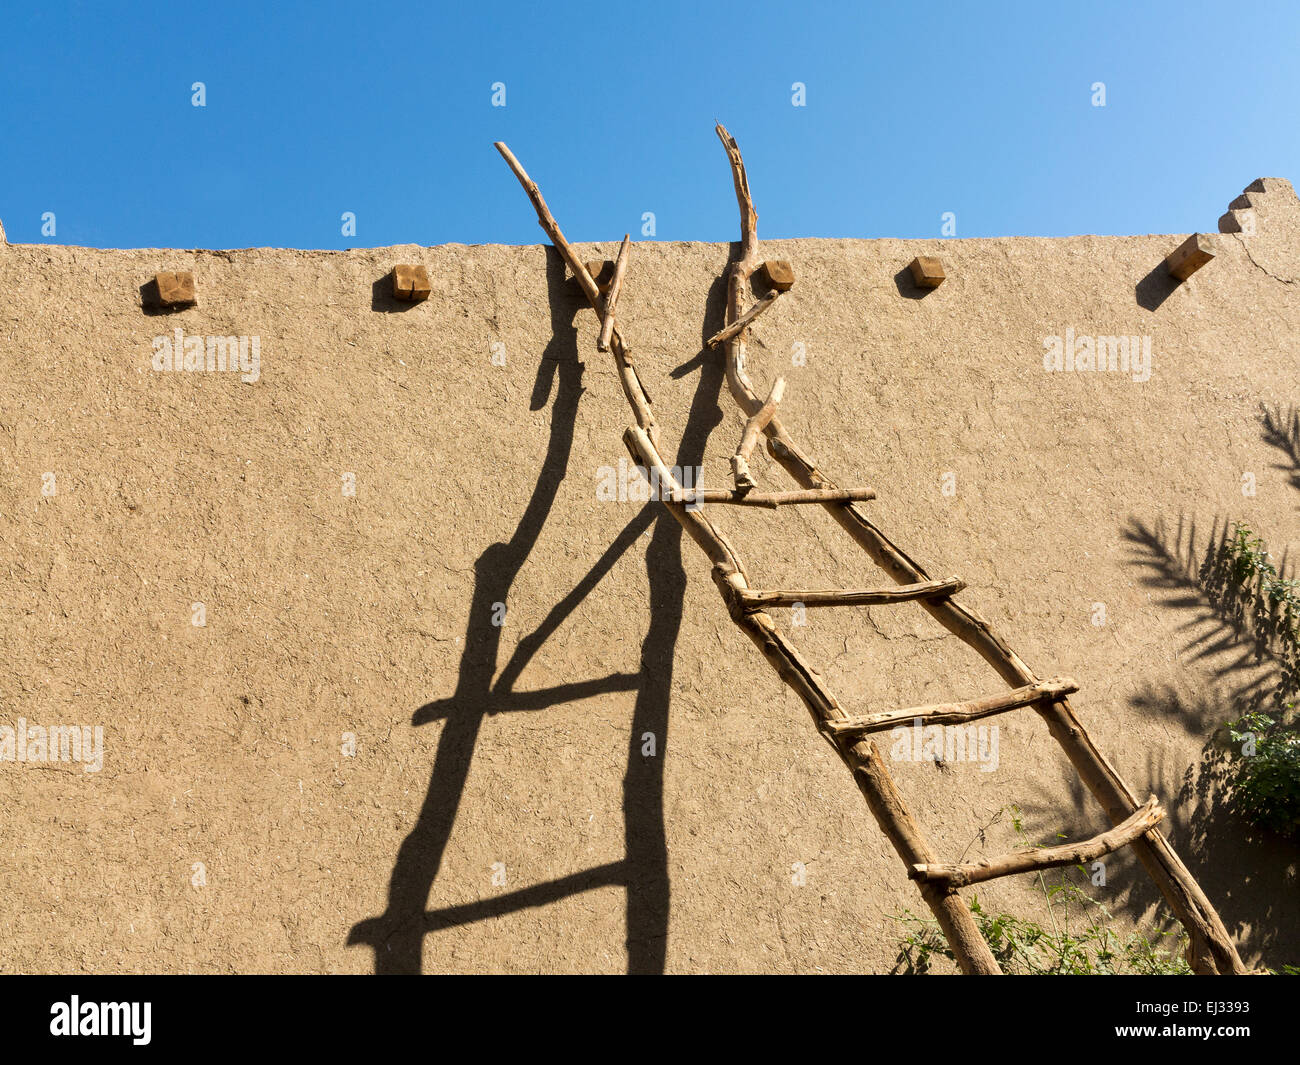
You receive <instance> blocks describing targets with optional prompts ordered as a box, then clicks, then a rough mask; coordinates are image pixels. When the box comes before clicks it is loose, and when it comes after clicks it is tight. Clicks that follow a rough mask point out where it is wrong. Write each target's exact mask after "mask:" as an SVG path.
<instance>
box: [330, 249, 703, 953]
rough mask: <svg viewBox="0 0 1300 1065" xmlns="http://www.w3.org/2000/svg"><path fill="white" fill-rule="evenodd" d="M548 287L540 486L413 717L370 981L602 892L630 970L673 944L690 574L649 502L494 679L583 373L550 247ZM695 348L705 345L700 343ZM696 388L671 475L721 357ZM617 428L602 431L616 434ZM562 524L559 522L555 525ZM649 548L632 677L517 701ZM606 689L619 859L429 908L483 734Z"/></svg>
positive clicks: (482, 562)
mask: <svg viewBox="0 0 1300 1065" xmlns="http://www.w3.org/2000/svg"><path fill="white" fill-rule="evenodd" d="M546 254H547V260H546V277H547V289H548V296H549V305H550V314H551V329H552V336H551V340H550V342H549V344H548V345H547V348H546V350H545V352H544V353H543V355H542V358H541V360H540V365H539V367H538V376H537V379H536V382H535V384H534V389H533V396H532V400H531V403H530V406H531V408H532V409H533V410H538V409H540V408H541V407H542V406H544V405H545V404H546V402H547V400H548V398H550V397H551V394H552V393H554V398H553V400H552V417H551V425H550V437H549V440H548V444H547V450H546V454H545V457H544V459H543V461H542V464H541V468H540V469H539V472H538V478H537V484H536V486H535V488H534V490H533V494H532V496H531V498H530V499H529V501H528V504H527V506H526V507H525V509H524V513H523V516H522V517H521V518H520V520H519V522H518V524H517V526H516V527H515V530H514V532H513V534H512V535H511V537H510V539H509V540H508V541H507V542H504V543H495V544H492V545H491V546H489V547H488V548H487V549H486V550H485V551H484V552H483V554H482V555H481V556H480V557H479V559H478V560H477V562H476V563H475V567H474V571H475V573H474V591H473V594H472V597H471V602H470V608H469V618H468V621H467V624H466V631H465V639H464V649H463V652H462V656H461V662H460V667H459V674H458V677H457V683H456V690H455V693H454V694H453V695H452V696H450V697H449V698H447V699H441V700H437V701H435V702H431V703H426V704H425V705H423V706H421V707H419V708H418V709H417V710H416V711H415V713H414V715H413V717H412V725H413V726H416V727H418V726H420V725H423V724H426V723H428V722H431V721H435V720H440V719H441V720H445V722H446V723H445V725H444V727H443V730H442V733H441V735H440V737H439V740H438V751H437V755H436V756H435V759H434V765H433V768H432V771H431V774H430V778H429V787H428V791H427V793H426V795H425V798H424V800H423V802H422V804H421V807H420V812H419V816H418V818H417V820H416V823H415V826H414V827H413V828H412V830H411V832H410V834H409V835H408V836H407V837H406V839H405V840H404V841H403V843H402V845H401V847H400V848H399V850H398V854H397V858H396V861H395V862H394V866H393V871H392V874H391V877H390V880H389V891H388V906H387V909H386V910H385V912H384V913H383V914H381V915H380V916H378V917H374V918H369V919H367V920H363V921H360V922H359V923H357V924H356V925H355V926H354V927H353V928H352V930H351V932H350V933H349V936H348V940H347V942H348V944H349V945H360V944H365V945H367V946H370V947H371V948H372V949H373V950H374V955H375V960H374V970H375V973H376V974H385V973H419V972H420V971H421V966H422V958H423V953H424V938H425V936H426V935H429V934H430V933H433V932H437V931H439V930H442V929H447V928H453V927H457V926H462V925H466V924H471V923H474V922H477V921H483V920H490V919H492V918H495V917H501V916H505V915H507V914H510V913H515V912H518V911H521V910H525V909H530V908H533V907H537V906H544V905H547V904H549V903H552V902H557V901H559V900H561V899H564V898H567V897H569V896H572V895H576V894H580V893H582V892H585V891H591V890H594V889H598V888H602V887H610V886H616V887H623V888H624V890H625V894H626V909H627V968H628V972H629V973H659V972H663V970H664V966H665V959H666V947H667V936H668V913H669V895H670V885H669V879H668V853H667V843H666V830H665V825H664V795H663V764H664V760H665V757H666V755H667V742H666V741H667V734H668V724H669V706H670V700H671V692H672V666H673V660H674V656H675V651H676V646H677V639H678V635H679V633H680V629H681V621H682V608H683V598H684V594H685V588H686V573H685V569H684V567H683V565H682V551H681V535H682V533H681V526H680V525H678V523H677V522H676V521H673V520H672V519H671V517H670V516H669V515H668V514H667V512H666V511H664V510H663V509H662V508H659V507H658V506H657V505H656V504H655V503H653V502H651V503H648V504H646V506H644V507H643V508H642V509H641V510H640V511H639V512H638V513H637V515H636V516H635V517H634V518H633V519H632V520H631V521H630V522H629V523H628V524H627V525H626V526H625V527H624V528H623V530H622V531H621V532H620V533H619V534H618V536H616V537H615V539H614V540H613V542H612V543H611V544H610V545H609V547H608V548H607V549H606V550H605V551H604V553H603V554H602V555H601V557H600V559H599V560H598V561H597V562H596V564H595V565H594V566H593V567H592V568H591V569H590V570H589V571H588V573H587V574H586V575H585V576H584V577H583V578H582V580H581V581H579V582H578V583H577V584H576V585H575V586H574V588H573V589H572V590H571V591H570V592H569V593H568V594H567V595H566V596H565V597H564V598H563V599H561V600H560V601H559V602H558V603H556V604H555V605H554V606H553V607H552V608H551V610H550V612H549V613H548V614H547V616H546V618H545V620H544V621H543V622H542V624H541V625H540V626H538V628H537V629H536V630H534V631H533V632H531V633H529V634H528V635H526V636H525V637H524V638H523V639H521V640H520V641H519V643H518V645H517V646H516V648H515V651H514V653H513V654H512V655H511V657H510V659H509V660H508V661H507V662H506V664H505V665H504V666H503V667H502V668H501V669H500V671H499V672H498V669H497V665H498V659H499V653H500V638H501V632H502V630H501V628H500V627H499V626H497V625H494V624H493V623H492V614H493V604H494V603H504V602H507V601H508V597H509V589H510V587H511V585H512V584H513V583H514V580H515V578H516V576H517V575H518V574H519V572H520V571H521V570H522V568H523V566H524V564H525V563H526V561H527V559H528V556H529V554H530V553H531V552H532V549H533V547H534V546H535V544H536V543H537V540H538V537H539V536H540V535H541V532H542V529H543V528H544V527H545V525H546V522H547V521H548V520H549V518H550V515H551V510H552V507H553V505H554V502H555V498H556V494H557V492H558V490H559V486H560V483H561V481H563V479H564V476H565V473H566V471H567V468H568V464H569V456H570V452H571V450H572V444H573V432H574V426H575V423H576V418H577V410H578V401H579V398H580V396H581V394H582V391H583V386H582V373H583V363H582V361H581V359H580V354H579V346H578V329H577V327H576V326H575V324H574V322H575V319H576V317H577V315H578V313H579V311H580V310H581V309H583V308H585V307H586V302H585V300H583V299H582V298H581V294H580V293H578V292H577V291H576V288H575V286H572V285H570V284H567V283H566V281H565V271H564V263H563V260H562V259H561V258H560V255H559V253H558V252H557V251H556V250H555V249H554V248H552V247H549V246H548V247H547V249H546ZM725 297H726V286H725V282H724V281H722V280H721V279H719V280H718V281H717V282H716V283H715V284H714V286H713V287H712V289H710V292H709V296H708V301H707V305H706V309H705V316H704V319H705V320H704V323H703V325H702V328H701V341H702V342H703V340H705V339H706V338H707V337H709V336H711V335H712V334H713V333H714V332H715V331H716V330H717V329H718V328H719V326H720V325H721V323H722V321H723V305H724V301H725ZM702 346H703V345H702ZM697 359H698V365H699V367H700V378H699V383H698V385H697V388H696V392H695V395H694V398H693V401H692V404H691V410H690V414H689V417H688V420H687V423H686V426H685V429H684V431H683V434H682V438H681V450H680V453H679V456H678V459H677V461H678V463H679V464H689V465H692V466H694V465H699V464H700V462H701V461H702V456H703V453H704V446H705V443H706V441H707V440H708V437H709V434H710V433H711V431H712V430H713V428H714V427H715V426H717V425H718V424H719V423H720V422H721V420H722V412H721V409H720V407H719V406H718V402H717V398H718V394H719V392H720V390H721V387H722V384H723V381H724V375H723V370H722V366H721V363H720V361H719V360H717V359H715V358H710V357H707V356H705V357H698V356H697ZM618 428H619V427H618V426H610V427H609V431H610V432H611V433H613V434H615V435H617V431H618ZM559 519H560V520H561V521H562V520H564V516H563V514H561V515H560V516H559ZM652 526H653V532H652V536H651V541H650V544H649V546H648V548H647V550H646V567H647V571H648V577H649V585H650V602H651V603H653V604H654V609H653V610H652V612H651V615H650V619H649V626H648V629H647V631H646V636H645V639H644V642H643V643H642V647H641V660H640V669H639V671H638V672H637V673H616V674H612V675H610V676H607V677H601V678H593V679H589V680H581V681H576V682H572V683H568V684H562V685H557V686H555V687H552V688H549V689H543V690H541V691H528V692H517V691H515V684H516V682H517V681H518V680H519V677H520V676H521V674H522V673H523V671H524V669H525V667H526V666H527V664H528V662H529V661H530V660H531V659H532V657H533V656H534V655H535V654H536V652H537V651H538V650H539V649H540V648H541V647H542V645H543V644H544V643H545V642H546V640H547V639H548V638H549V637H550V636H551V635H552V634H553V633H554V632H555V631H556V630H557V629H558V628H559V627H560V625H561V624H562V623H563V622H564V620H565V619H566V618H567V617H568V616H569V615H570V614H571V613H572V612H573V610H574V609H576V608H577V606H578V605H579V604H580V603H581V602H582V601H583V600H584V599H585V598H586V596H587V595H588V594H589V593H590V592H591V590H592V589H593V588H595V587H596V586H597V585H598V584H599V582H600V581H601V580H602V579H603V577H604V576H605V575H606V574H607V573H608V572H609V571H610V569H612V568H613V566H614V564H615V563H616V562H617V561H618V559H619V558H620V557H621V556H622V555H623V554H624V553H626V552H627V550H628V549H629V548H630V547H632V545H634V544H635V543H637V541H638V538H639V537H640V536H641V535H642V534H643V533H645V532H646V531H647V530H649V529H651V527H652ZM614 691H635V692H636V693H637V694H636V701H635V707H634V710H633V713H632V720H631V722H630V724H629V728H628V768H627V773H626V776H625V778H624V786H623V815H624V836H625V851H624V857H623V858H622V859H621V860H619V861H616V862H611V863H608V864H606V865H602V866H597V867H594V868H590V869H585V870H581V871H578V872H575V873H572V874H570V875H567V876H563V877H560V878H558V879H555V880H551V881H547V882H544V883H540V884H534V885H532V886H529V887H526V888H522V889H519V890H516V891H512V892H506V893H502V894H500V895H495V896H493V897H491V898H488V899H482V900H479V901H475V902H471V903H465V904H462V905H458V906H450V907H444V908H441V909H437V910H427V909H426V907H427V905H428V899H429V895H430V892H431V890H432V887H433V884H434V881H435V880H436V878H437V876H438V873H439V871H440V869H441V867H442V860H443V856H444V853H445V851H446V847H447V843H448V840H449V839H450V836H451V832H452V829H453V827H454V825H455V820H456V815H457V812H458V810H459V807H460V802H461V798H462V796H463V793H464V787H465V782H466V780H467V778H468V775H469V768H470V763H471V761H472V758H473V754H474V749H475V745H476V743H477V740H478V735H479V731H480V729H481V728H482V726H483V723H484V721H485V719H486V718H488V717H489V716H491V715H493V714H497V713H509V712H513V711H538V710H545V709H547V708H549V707H554V706H559V705H563V704H565V703H568V702H572V701H574V700H577V699H582V698H589V697H591V696H594V695H598V694H602V693H605V692H614ZM645 732H653V733H654V734H655V736H656V737H657V738H658V742H659V756H658V757H651V758H646V757H643V756H642V755H641V751H640V747H641V740H640V737H641V735H642V734H643V733H645Z"/></svg>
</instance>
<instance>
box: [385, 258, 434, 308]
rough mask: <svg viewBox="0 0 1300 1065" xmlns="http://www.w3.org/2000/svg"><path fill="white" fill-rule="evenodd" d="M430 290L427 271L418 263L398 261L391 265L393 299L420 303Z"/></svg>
mask: <svg viewBox="0 0 1300 1065" xmlns="http://www.w3.org/2000/svg"><path fill="white" fill-rule="evenodd" d="M432 291H433V286H432V285H431V284H430V283H429V271H428V270H426V269H425V268H424V267H423V266H421V265H420V264H418V263H416V264H411V263H399V264H398V265H397V266H394V267H393V299H398V300H404V301H405V302H407V303H420V302H421V301H423V300H427V299H428V298H429V294H430V293H431V292H432Z"/></svg>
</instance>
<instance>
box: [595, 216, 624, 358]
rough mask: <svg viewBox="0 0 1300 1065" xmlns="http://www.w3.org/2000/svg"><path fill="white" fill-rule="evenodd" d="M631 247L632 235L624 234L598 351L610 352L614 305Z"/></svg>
mask: <svg viewBox="0 0 1300 1065" xmlns="http://www.w3.org/2000/svg"><path fill="white" fill-rule="evenodd" d="M631 247H632V237H631V234H628V233H624V234H623V244H622V245H621V246H620V247H619V249H618V258H617V259H615V260H614V276H613V278H612V279H611V280H610V282H609V291H608V292H607V293H606V294H605V318H604V320H603V321H602V322H601V323H600V336H599V337H598V338H597V339H596V350H597V351H609V342H610V338H611V337H613V335H614V304H616V303H617V302H618V294H619V291H620V290H621V289H622V288H623V272H624V271H625V270H626V269H627V253H628V249H629V248H631Z"/></svg>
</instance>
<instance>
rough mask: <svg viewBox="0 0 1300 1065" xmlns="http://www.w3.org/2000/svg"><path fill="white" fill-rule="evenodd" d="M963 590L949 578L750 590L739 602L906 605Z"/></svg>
mask: <svg viewBox="0 0 1300 1065" xmlns="http://www.w3.org/2000/svg"><path fill="white" fill-rule="evenodd" d="M965 587H966V582H965V581H963V580H961V579H959V578H957V577H949V578H947V579H946V580H942V581H921V582H919V583H918V584H900V585H898V586H897V587H894V588H852V589H845V590H843V591H841V590H836V589H832V590H830V591H824V592H823V591H783V590H781V591H777V590H772V591H763V590H761V589H755V588H750V589H747V590H746V591H743V592H741V593H740V601H741V602H742V603H743V604H744V605H745V606H747V607H753V608H762V607H769V606H794V605H795V604H796V603H802V604H803V605H804V606H877V605H881V604H889V603H906V602H908V601H910V600H913V599H939V598H941V597H943V596H947V595H955V594H956V593H957V592H960V591H961V590H962V589H963V588H965Z"/></svg>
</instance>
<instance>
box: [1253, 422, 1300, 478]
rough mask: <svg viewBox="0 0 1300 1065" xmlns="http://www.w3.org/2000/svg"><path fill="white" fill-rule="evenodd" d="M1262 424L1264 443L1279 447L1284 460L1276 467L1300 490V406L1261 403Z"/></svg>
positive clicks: (1275, 467)
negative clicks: (1272, 405)
mask: <svg viewBox="0 0 1300 1065" xmlns="http://www.w3.org/2000/svg"><path fill="white" fill-rule="evenodd" d="M1259 420H1260V424H1261V425H1262V426H1263V427H1264V443H1266V444H1269V445H1271V446H1272V447H1275V448H1277V450H1278V451H1280V452H1281V453H1282V457H1283V461H1282V462H1279V463H1278V464H1277V465H1276V466H1274V467H1273V468H1274V469H1278V470H1283V471H1284V472H1285V473H1286V475H1287V479H1288V481H1289V482H1290V484H1291V487H1292V488H1294V489H1295V490H1296V491H1297V492H1300V407H1296V406H1294V405H1293V406H1291V407H1287V408H1285V409H1284V408H1283V407H1282V405H1281V404H1278V405H1277V406H1276V407H1269V406H1267V405H1266V404H1263V403H1261V404H1260V407H1259Z"/></svg>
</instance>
